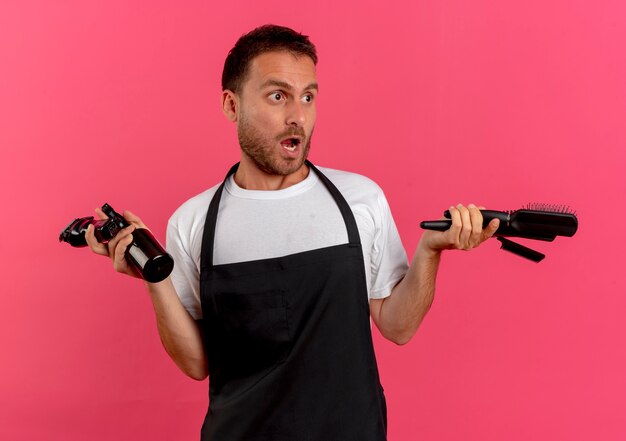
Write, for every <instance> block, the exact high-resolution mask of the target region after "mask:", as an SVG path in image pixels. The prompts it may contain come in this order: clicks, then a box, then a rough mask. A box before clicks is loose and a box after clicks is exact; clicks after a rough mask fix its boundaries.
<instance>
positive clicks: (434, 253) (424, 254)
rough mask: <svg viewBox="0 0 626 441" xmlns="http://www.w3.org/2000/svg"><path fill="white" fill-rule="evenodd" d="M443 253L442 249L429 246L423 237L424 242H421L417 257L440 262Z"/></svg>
mask: <svg viewBox="0 0 626 441" xmlns="http://www.w3.org/2000/svg"><path fill="white" fill-rule="evenodd" d="M442 251H443V250H442V249H439V248H432V247H431V246H429V245H428V242H427V241H425V240H424V238H423V237H422V240H420V241H419V243H418V245H417V250H415V257H416V258H420V259H427V260H439V258H440V257H441V252H442Z"/></svg>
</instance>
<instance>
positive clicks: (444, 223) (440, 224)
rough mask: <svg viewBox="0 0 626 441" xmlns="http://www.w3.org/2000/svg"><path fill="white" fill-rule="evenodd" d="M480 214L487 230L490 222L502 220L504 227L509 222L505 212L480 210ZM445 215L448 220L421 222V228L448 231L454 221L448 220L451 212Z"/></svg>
mask: <svg viewBox="0 0 626 441" xmlns="http://www.w3.org/2000/svg"><path fill="white" fill-rule="evenodd" d="M480 213H481V214H482V215H483V228H486V227H487V225H489V222H491V221H492V220H494V219H500V225H504V224H506V223H508V221H509V214H508V213H505V212H504V211H496V210H480ZM443 215H444V217H446V218H447V219H445V220H436V221H424V222H420V227H421V228H422V229H424V230H435V231H446V230H447V229H448V228H450V227H451V226H452V221H451V220H448V219H450V216H451V215H450V211H449V210H446V211H445V212H444V213H443Z"/></svg>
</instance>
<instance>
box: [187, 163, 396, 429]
mask: <svg viewBox="0 0 626 441" xmlns="http://www.w3.org/2000/svg"><path fill="white" fill-rule="evenodd" d="M307 165H308V166H309V167H310V168H311V169H312V170H313V171H314V172H315V173H317V175H318V176H319V178H320V180H321V181H322V182H323V183H324V185H325V186H326V187H327V188H328V190H329V191H330V193H331V195H332V197H333V199H334V200H335V202H336V203H337V205H338V207H339V209H340V211H341V214H342V216H343V219H344V222H345V224H346V228H347V230H348V239H349V243H347V244H345V245H336V246H330V247H326V248H320V249H316V250H312V251H306V252H302V253H297V254H292V255H288V256H283V257H278V258H272V259H263V260H255V261H247V262H241V263H231V264H225V265H213V245H214V239H215V225H216V222H217V212H218V209H219V203H220V198H221V195H222V191H223V188H224V183H222V185H221V186H220V187H219V189H218V190H217V192H216V193H215V195H214V196H213V199H212V200H211V204H210V206H209V209H208V213H207V218H206V223H205V226H204V234H203V238H202V255H201V276H200V296H201V300H202V314H203V320H202V323H203V331H204V341H205V347H206V353H207V359H208V367H209V409H208V412H207V415H206V418H205V420H204V424H203V426H202V440H203V441H261V440H263V441H278V440H280V441H282V440H284V441H351V440H354V441H384V440H386V426H387V410H386V404H385V397H384V394H383V389H382V387H381V385H380V380H379V376H378V368H377V365H376V359H375V355H374V348H373V344H372V334H371V328H370V313H369V304H368V293H367V287H366V282H365V268H364V264H363V254H362V251H361V241H360V238H359V232H358V230H357V224H356V221H355V219H354V215H353V214H352V211H351V209H350V207H349V206H348V203H347V202H346V200H345V199H344V198H343V196H342V195H341V193H340V192H339V190H337V188H336V187H335V186H334V185H333V184H332V183H331V182H330V181H329V180H328V178H326V176H324V175H323V174H322V173H321V172H319V170H317V169H316V168H315V167H314V166H313V165H312V164H311V163H310V162H308V161H307ZM237 166H238V164H236V165H235V166H233V168H231V170H230V171H229V173H228V175H227V176H226V178H228V177H229V176H230V175H231V174H233V173H235V171H236V170H237ZM224 182H226V179H225V180H224ZM262 221H263V220H262V219H259V222H262ZM276 240H281V239H280V238H279V237H278V238H276Z"/></svg>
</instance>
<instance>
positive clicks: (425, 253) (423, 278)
mask: <svg viewBox="0 0 626 441" xmlns="http://www.w3.org/2000/svg"><path fill="white" fill-rule="evenodd" d="M440 259H441V251H433V250H431V249H428V248H427V247H424V246H422V244H420V246H418V247H417V250H416V251H415V255H414V256H413V261H412V262H411V265H410V267H409V270H408V272H407V273H406V275H405V276H404V278H403V279H402V280H401V281H400V282H399V283H398V284H397V285H396V286H395V287H394V288H393V290H392V292H391V295H390V296H389V297H387V298H385V299H384V301H383V302H382V304H381V305H380V310H379V313H378V321H377V323H376V324H377V326H378V328H379V329H380V331H381V333H382V334H383V336H384V337H385V338H387V339H388V340H391V341H393V342H395V343H397V344H405V343H407V342H408V341H409V340H410V339H411V337H413V335H414V334H415V332H416V331H417V328H418V327H419V326H420V324H421V323H422V320H423V319H424V316H425V315H426V313H427V312H428V310H429V309H430V306H431V304H432V302H433V298H434V295H435V280H436V277H437V269H438V268H439V261H440Z"/></svg>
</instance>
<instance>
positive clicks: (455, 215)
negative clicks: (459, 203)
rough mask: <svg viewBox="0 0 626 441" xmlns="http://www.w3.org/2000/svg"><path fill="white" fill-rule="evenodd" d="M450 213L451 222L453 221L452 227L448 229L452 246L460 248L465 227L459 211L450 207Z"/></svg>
mask: <svg viewBox="0 0 626 441" xmlns="http://www.w3.org/2000/svg"><path fill="white" fill-rule="evenodd" d="M448 211H449V212H450V220H451V221H452V225H451V226H450V228H449V229H448V233H449V234H450V237H451V239H450V245H452V246H453V247H454V248H458V247H459V236H460V235H461V228H462V227H463V221H462V220H461V213H460V212H459V210H457V208H456V207H450V208H449V209H448Z"/></svg>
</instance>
